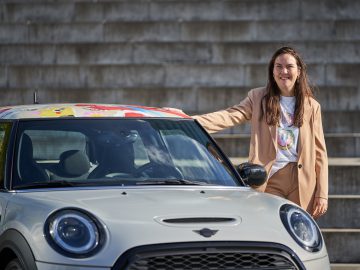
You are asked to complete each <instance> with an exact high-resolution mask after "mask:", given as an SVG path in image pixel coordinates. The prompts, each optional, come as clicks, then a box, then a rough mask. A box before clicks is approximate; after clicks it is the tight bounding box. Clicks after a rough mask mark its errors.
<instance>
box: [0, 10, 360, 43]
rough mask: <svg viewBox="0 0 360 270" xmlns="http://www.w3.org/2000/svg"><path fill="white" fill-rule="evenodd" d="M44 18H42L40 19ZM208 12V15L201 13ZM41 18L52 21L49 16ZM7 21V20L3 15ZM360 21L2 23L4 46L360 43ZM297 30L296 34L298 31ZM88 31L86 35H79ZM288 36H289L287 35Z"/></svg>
mask: <svg viewBox="0 0 360 270" xmlns="http://www.w3.org/2000/svg"><path fill="white" fill-rule="evenodd" d="M40 14H41V15H40ZM201 14H204V12H201ZM39 16H43V17H48V15H46V13H45V12H43V13H39ZM4 17H5V16H4ZM284 22H286V23H284ZM359 24H360V22H359V20H358V19H357V20H346V21H342V20H322V21H314V20H311V21H304V20H289V21H287V20H285V21H280V20H263V21H255V20H247V21H246V20H245V21H241V20H234V21H225V20H220V21H209V20H207V21H184V20H181V19H180V20H171V21H153V20H146V21H135V22H131V21H126V20H125V21H110V22H108V21H107V20H106V18H104V20H97V21H95V22H76V21H75V22H66V23H54V22H47V21H46V19H45V20H44V21H41V20H40V21H39V20H33V21H31V19H29V20H27V22H26V23H24V22H19V23H2V24H1V25H0V32H1V33H3V34H2V35H1V42H3V43H11V44H16V43H19V42H20V43H26V42H29V43H34V44H39V43H47V42H56V43H77V42H101V41H106V42H127V41H131V42H143V41H146V42H159V41H174V42H176V41H186V42H253V41H260V42H270V41H272V42H279V43H280V42H283V41H284V40H286V41H287V42H288V43H291V42H294V43H296V42H298V41H300V42H303V41H304V40H308V41H323V42H325V41H332V40H334V39H336V40H338V41H348V40H351V41H359V40H360V29H359V27H358V26H359ZM295 29H296V30H297V31H294V30H295ZM84 32H86V33H87V35H81V33H84ZM284 33H285V34H284Z"/></svg>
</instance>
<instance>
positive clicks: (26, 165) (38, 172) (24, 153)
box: [18, 133, 49, 184]
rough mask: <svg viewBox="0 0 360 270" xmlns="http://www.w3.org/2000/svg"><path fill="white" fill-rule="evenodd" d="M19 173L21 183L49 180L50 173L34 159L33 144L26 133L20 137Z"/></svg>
mask: <svg viewBox="0 0 360 270" xmlns="http://www.w3.org/2000/svg"><path fill="white" fill-rule="evenodd" d="M18 174H19V179H20V183H19V184H28V183H31V182H41V181H48V180H49V175H48V174H47V173H46V171H45V170H44V169H43V168H42V167H41V166H40V165H39V164H37V163H36V161H35V160H34V157H33V144H32V141H31V138H30V137H29V135H27V134H25V133H24V134H23V135H22V136H21V138H20V144H19V163H18Z"/></svg>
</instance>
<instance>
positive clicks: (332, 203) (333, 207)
mask: <svg viewBox="0 0 360 270" xmlns="http://www.w3.org/2000/svg"><path fill="white" fill-rule="evenodd" d="M317 222H318V224H319V226H320V227H321V228H333V229H348V228H351V229H357V230H358V232H360V195H329V208H328V211H327V213H326V214H325V215H324V216H322V217H320V218H319V219H318V220H317ZM359 240H360V239H359ZM359 259H360V257H359ZM359 262H360V261H359Z"/></svg>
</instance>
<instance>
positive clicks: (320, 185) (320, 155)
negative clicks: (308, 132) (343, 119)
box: [314, 105, 328, 199]
mask: <svg viewBox="0 0 360 270" xmlns="http://www.w3.org/2000/svg"><path fill="white" fill-rule="evenodd" d="M314 134H315V154H316V161H315V173H316V193H315V197H320V198H324V199H327V198H328V157H327V151H326V145H325V139H324V132H323V126H322V120H321V107H320V105H319V106H318V108H317V110H316V111H315V118H314Z"/></svg>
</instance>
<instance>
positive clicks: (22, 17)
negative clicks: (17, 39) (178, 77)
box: [1, 0, 359, 22]
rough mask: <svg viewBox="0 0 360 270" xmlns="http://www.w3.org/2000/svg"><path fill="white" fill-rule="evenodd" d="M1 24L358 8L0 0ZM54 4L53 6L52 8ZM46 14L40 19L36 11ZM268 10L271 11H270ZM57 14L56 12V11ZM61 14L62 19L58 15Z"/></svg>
mask: <svg viewBox="0 0 360 270" xmlns="http://www.w3.org/2000/svg"><path fill="white" fill-rule="evenodd" d="M2 3H3V5H2V6H1V8H2V12H3V13H4V16H3V19H2V20H3V21H6V22H26V21H27V20H32V21H51V22H69V21H79V20H80V21H94V20H103V19H105V18H107V19H109V20H114V21H122V20H144V19H152V20H176V21H177V20H185V21H186V20H229V21H234V20H255V21H259V20H260V21H261V20H275V21H284V20H294V19H295V20H296V19H303V20H305V21H306V20H314V18H316V20H326V19H334V18H337V19H347V20H349V19H357V18H359V14H358V13H357V12H356V10H358V8H359V5H358V3H357V2H353V1H342V2H341V3H339V1H336V0H328V1H309V0H307V1H301V2H299V1H296V0H291V1H286V2H271V3H270V2H268V1H261V0H252V1H245V0H242V1H241V0H240V1H216V0H198V1H184V0H177V1H170V2H169V1H139V2H134V1H121V2H120V3H119V1H114V0H113V1H93V0H84V1H76V2H75V1H70V2H65V3H56V2H55V3H51V5H49V3H48V2H45V3H41V2H39V1H36V0H28V1H13V0H3V1H2ZM54 4H56V5H54ZM52 6H54V7H52ZM39 10H41V11H42V13H48V14H49V15H48V16H40V15H39V12H37V11H39ZM269 10H271V12H269ZM57 11H58V12H57ZM59 14H61V15H62V16H60V15H59Z"/></svg>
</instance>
